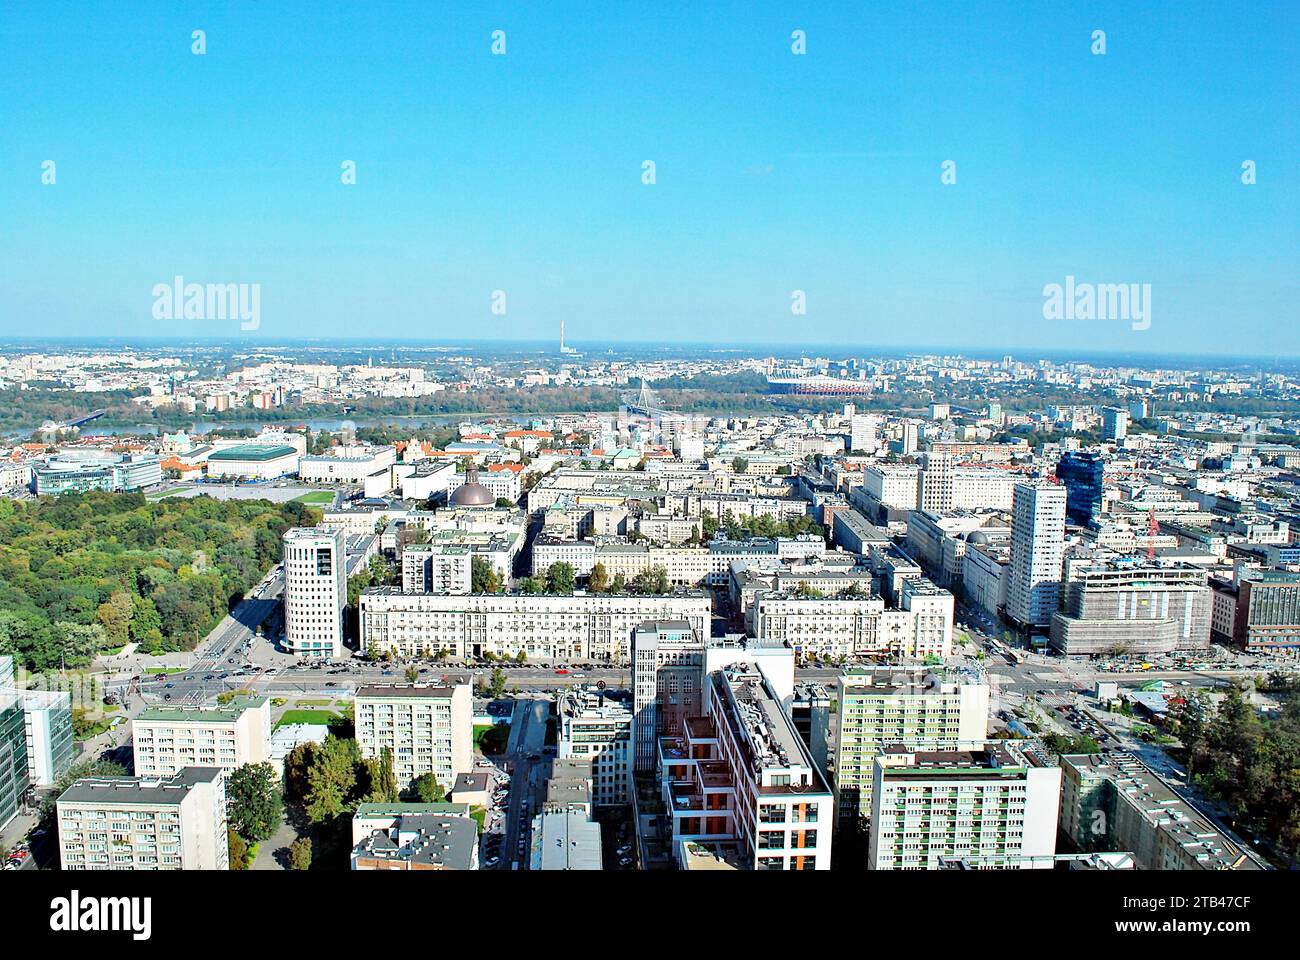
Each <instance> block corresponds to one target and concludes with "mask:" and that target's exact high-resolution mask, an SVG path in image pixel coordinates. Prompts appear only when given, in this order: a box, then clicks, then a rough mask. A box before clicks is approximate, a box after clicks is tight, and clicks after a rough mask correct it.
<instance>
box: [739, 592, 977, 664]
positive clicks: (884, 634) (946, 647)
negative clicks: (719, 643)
mask: <svg viewBox="0 0 1300 960" xmlns="http://www.w3.org/2000/svg"><path fill="white" fill-rule="evenodd" d="M953 602H954V601H953V596H952V594H951V593H949V592H948V591H947V590H941V589H939V588H938V587H936V586H935V585H934V584H933V583H931V582H930V581H929V580H926V579H924V578H921V577H906V578H904V579H903V580H902V582H901V587H900V597H899V607H898V608H892V607H886V605H885V601H884V600H883V599H882V598H880V597H848V596H845V597H800V596H796V595H794V594H768V595H765V596H763V597H760V598H759V599H758V601H757V602H756V603H755V605H754V615H753V622H754V632H755V634H756V635H757V636H758V637H760V638H771V639H775V640H784V641H785V642H786V643H788V644H790V646H791V647H793V648H794V650H795V652H796V654H797V655H799V656H801V657H806V656H808V655H810V654H815V655H816V656H818V657H822V658H839V657H850V656H879V655H887V656H898V657H909V658H914V659H924V658H925V657H929V656H935V657H941V658H945V659H946V658H948V657H950V656H952V632H953V627H952V623H953Z"/></svg>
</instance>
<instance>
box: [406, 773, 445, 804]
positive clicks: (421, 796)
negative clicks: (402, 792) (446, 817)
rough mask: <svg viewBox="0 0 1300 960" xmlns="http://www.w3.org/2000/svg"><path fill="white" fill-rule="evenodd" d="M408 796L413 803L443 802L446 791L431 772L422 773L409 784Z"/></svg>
mask: <svg viewBox="0 0 1300 960" xmlns="http://www.w3.org/2000/svg"><path fill="white" fill-rule="evenodd" d="M410 796H411V797H412V798H413V802H415V803H445V802H446V800H447V791H446V790H445V789H444V788H443V786H442V784H440V783H439V782H438V778H437V777H435V776H434V775H433V774H432V773H422V774H420V775H419V776H418V777H416V778H415V781H414V782H413V783H412V784H411V790H410Z"/></svg>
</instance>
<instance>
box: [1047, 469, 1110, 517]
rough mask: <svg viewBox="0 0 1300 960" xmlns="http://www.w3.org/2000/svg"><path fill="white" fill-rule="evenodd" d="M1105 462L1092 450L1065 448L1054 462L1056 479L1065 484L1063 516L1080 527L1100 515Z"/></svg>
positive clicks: (1104, 484)
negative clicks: (1090, 451)
mask: <svg viewBox="0 0 1300 960" xmlns="http://www.w3.org/2000/svg"><path fill="white" fill-rule="evenodd" d="M1104 477H1105V464H1104V463H1103V462H1102V459H1101V457H1099V456H1097V454H1095V453H1079V452H1076V451H1073V450H1071V451H1067V452H1066V453H1065V454H1064V455H1062V457H1061V459H1060V461H1059V462H1058V463H1057V464H1056V479H1058V480H1060V481H1061V483H1062V484H1063V485H1064V487H1065V517H1066V519H1067V520H1068V521H1069V522H1070V523H1073V524H1076V525H1078V526H1081V527H1086V526H1089V525H1091V524H1092V523H1093V522H1094V521H1095V520H1096V519H1097V517H1098V516H1100V515H1101V504H1102V498H1103V496H1104V495H1105V491H1106V482H1105V479H1104Z"/></svg>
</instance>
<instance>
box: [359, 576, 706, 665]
mask: <svg viewBox="0 0 1300 960" xmlns="http://www.w3.org/2000/svg"><path fill="white" fill-rule="evenodd" d="M711 616H712V601H711V598H710V596H709V595H708V594H707V593H703V592H698V591H686V592H680V593H672V594H664V595H662V596H653V595H651V596H641V595H637V594H627V593H576V594H573V595H572V596H561V595H554V594H536V595H528V594H518V593H508V594H469V595H467V596H457V595H446V594H413V593H402V592H401V591H400V590H398V589H397V588H395V587H371V588H370V589H368V590H366V591H364V592H363V593H362V594H361V644H362V650H363V651H365V652H369V651H371V650H374V651H377V652H379V653H384V652H386V651H391V652H392V653H393V654H394V655H397V656H402V657H414V656H432V655H434V654H436V653H437V652H438V651H439V650H446V651H447V652H448V654H449V655H451V656H454V657H482V656H483V655H484V654H485V653H491V654H493V655H494V656H498V657H516V656H518V654H519V653H520V652H521V651H522V652H523V653H524V655H525V656H526V657H527V658H528V659H530V660H536V659H539V658H540V659H543V660H551V659H560V660H587V659H597V660H610V661H614V662H618V663H625V662H627V661H628V657H629V654H630V652H631V644H632V631H633V629H635V628H636V626H637V625H638V624H640V623H643V622H645V621H646V620H654V619H672V620H682V619H684V620H687V621H689V622H690V624H691V626H692V629H695V630H697V631H699V632H701V633H704V634H707V632H708V630H709V622H710V618H711Z"/></svg>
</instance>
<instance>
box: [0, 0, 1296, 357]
mask: <svg viewBox="0 0 1300 960" xmlns="http://www.w3.org/2000/svg"><path fill="white" fill-rule="evenodd" d="M65 9H70V8H65ZM932 13H933V11H926V10H924V5H922V6H921V7H918V5H916V4H902V3H898V4H885V5H879V6H873V7H872V8H870V9H862V8H860V7H857V6H855V5H850V4H831V5H828V6H826V7H825V8H819V9H817V10H816V11H812V10H796V11H790V10H786V9H783V8H778V7H775V6H773V5H759V6H758V8H754V7H752V6H749V5H743V4H739V3H733V4H722V5H720V6H718V7H716V8H710V9H708V10H701V11H691V12H688V13H683V14H681V15H679V16H677V17H675V18H672V19H665V18H662V17H657V16H656V15H655V14H654V13H652V12H646V11H627V12H621V11H610V10H606V9H604V8H602V7H600V6H599V5H587V6H574V5H569V4H542V5H538V6H533V7H520V8H503V9H501V10H498V11H494V12H492V13H487V12H483V11H481V10H479V9H477V8H476V7H474V6H473V5H471V4H467V3H465V4H451V5H449V6H448V7H446V8H441V9H437V10H430V9H427V8H426V7H425V6H424V5H422V4H417V3H405V2H392V3H377V4H373V5H370V6H368V7H366V8H364V9H356V10H352V9H350V10H346V11H321V10H319V9H317V8H316V7H315V6H313V5H309V4H305V3H285V4H282V5H280V6H278V7H277V8H275V9H268V8H240V9H235V10H230V9H225V8H223V6H222V5H219V4H210V3H209V4H196V5H194V6H191V7H187V8H186V9H184V10H178V9H175V8H173V7H172V6H171V5H168V4H164V3H161V2H152V0H146V2H141V3H137V4H133V5H132V6H131V7H130V8H129V9H121V8H119V7H117V6H115V5H112V4H107V3H102V2H99V3H87V4H84V5H79V6H78V7H77V8H76V13H75V27H76V28H75V29H69V25H70V24H71V23H72V22H73V21H72V15H71V14H70V13H64V14H62V15H60V14H58V13H56V14H54V15H51V13H50V12H49V10H48V8H46V7H40V8H37V7H18V8H16V9H11V10H9V11H7V12H6V16H5V19H4V20H3V21H0V102H4V103H5V104H6V125H5V126H6V134H8V135H7V136H6V137H5V138H4V139H2V140H0V174H2V175H0V212H2V213H3V214H4V216H3V220H4V222H5V226H6V227H7V228H8V229H5V230H0V336H3V337H19V336H24V335H28V332H29V331H30V330H32V329H40V330H42V331H43V332H44V333H43V335H44V336H46V337H54V336H61V337H79V336H87V335H91V334H90V331H92V330H93V331H103V330H112V331H114V333H113V334H111V335H110V336H116V337H121V338H138V337H154V336H161V337H168V336H172V337H181V338H187V337H193V338H203V339H207V338H214V339H228V340H241V341H246V342H247V343H248V344H249V345H257V344H268V345H269V344H272V343H274V342H276V341H277V340H280V341H284V340H305V339H314V338H325V339H334V338H344V339H366V336H365V335H359V333H358V328H363V329H364V331H365V334H367V335H370V338H372V339H373V338H376V337H377V338H384V339H393V340H403V339H418V340H426V339H427V340H430V341H438V340H458V339H463V338H464V337H465V334H466V333H467V332H470V331H472V332H473V334H474V336H475V338H479V339H496V340H500V341H502V342H510V341H537V342H548V341H550V342H554V341H558V336H559V325H560V322H561V321H562V320H563V321H564V322H565V323H566V324H567V330H566V333H567V339H568V341H569V342H570V343H573V344H582V343H623V344H627V345H635V344H638V343H644V344H647V345H654V344H673V343H677V344H705V343H712V344H726V343H728V342H733V343H736V342H740V343H743V344H745V345H761V344H767V345H771V346H784V345H790V346H798V345H799V342H800V334H801V333H802V334H803V337H802V339H804V340H806V341H817V343H816V344H814V345H816V346H824V347H830V346H833V345H835V344H836V342H838V343H840V344H843V345H844V346H843V347H841V348H840V349H850V348H857V347H859V345H860V344H863V343H865V344H871V345H873V348H874V349H878V350H892V351H900V352H901V351H918V352H919V351H926V352H945V351H946V352H976V351H978V352H989V353H992V352H999V351H1001V352H1006V353H1011V354H1013V355H1015V354H1017V353H1018V352H1019V353H1022V354H1027V355H1041V354H1047V353H1061V354H1068V353H1070V352H1072V351H1083V352H1093V353H1114V354H1118V355H1123V356H1138V355H1142V354H1147V355H1155V356H1173V355H1182V356H1210V355H1220V356H1225V357H1233V358H1253V357H1258V355H1259V354H1260V353H1262V352H1265V351H1269V352H1270V354H1271V355H1272V356H1274V357H1277V356H1287V357H1291V356H1300V327H1298V326H1297V325H1296V324H1295V322H1294V320H1295V315H1296V306H1295V305H1296V303H1297V302H1300V283H1298V281H1297V273H1298V272H1300V271H1297V270H1296V264H1297V263H1300V229H1298V226H1297V225H1300V173H1297V170H1296V168H1295V164H1294V159H1293V157H1294V149H1295V145H1296V143H1297V142H1300V109H1298V107H1300V96H1298V95H1297V91H1298V90H1300V80H1298V79H1297V77H1296V75H1295V72H1294V70H1293V69H1292V68H1291V63H1290V60H1289V51H1290V50H1291V49H1293V48H1294V47H1295V45H1296V41H1297V40H1300V8H1296V7H1294V6H1292V5H1288V4H1284V3H1267V4H1261V5H1259V6H1258V7H1256V8H1253V9H1252V15H1251V16H1250V17H1242V16H1240V15H1239V14H1238V13H1237V12H1236V11H1234V10H1232V9H1230V8H1226V7H1221V6H1219V5H1217V4H1212V3H1206V2H1194V3H1189V4H1183V5H1180V6H1178V7H1177V13H1176V14H1173V13H1171V12H1170V11H1169V10H1134V9H1129V8H1127V7H1126V6H1125V5H1123V4H1118V3H1102V4H1097V5H1094V6H1091V7H1089V8H1088V9H1087V10H1086V11H1079V10H1056V9H1053V10H1023V11H1013V12H1008V11H1006V10H1001V9H996V8H994V7H993V6H992V5H976V6H975V7H972V8H967V9H963V10H960V11H951V10H948V9H947V8H945V15H944V16H943V17H942V18H937V17H934V16H932V15H931V14H932ZM196 29H202V30H203V31H204V41H205V47H204V52H203V53H202V55H196V54H195V53H194V52H193V50H192V45H193V41H192V39H191V36H192V32H193V31H194V30H196ZM1098 29H1101V30H1104V31H1105V33H1106V52H1105V54H1104V55H1098V54H1096V53H1094V52H1093V50H1092V47H1093V44H1094V41H1093V40H1092V35H1093V32H1094V31H1095V30H1098ZM495 30H504V31H505V38H506V52H505V55H504V56H495V55H493V52H492V43H493V39H492V35H493V31H495ZM795 30H802V31H804V33H805V36H806V53H804V54H802V55H795V53H794V52H793V51H792V49H791V47H792V41H791V34H792V32H793V31H795ZM33 78H38V82H33ZM47 160H52V161H53V162H54V164H55V167H54V170H55V171H56V173H57V176H56V179H55V182H54V183H52V184H49V183H43V182H42V177H43V172H44V168H43V164H44V163H45V162H46V161H47ZM646 160H652V161H653V162H654V163H655V182H654V183H653V184H651V185H647V184H644V183H643V182H642V178H643V163H644V161H646ZM949 160H951V161H953V162H954V163H955V164H956V166H955V174H956V182H955V183H953V184H950V185H949V184H944V183H943V182H942V179H941V178H942V175H943V172H944V169H943V165H944V164H945V162H947V161H949ZM347 161H352V162H355V164H356V183H355V184H350V185H349V184H344V183H342V182H341V173H340V170H341V166H342V164H344V163H345V162H347ZM1246 161H1250V162H1252V163H1253V164H1254V165H1255V170H1256V173H1257V181H1256V182H1255V183H1254V184H1250V185H1247V184H1244V183H1243V182H1242V175H1243V174H1242V164H1243V163H1244V162H1246ZM177 276H183V277H184V278H186V280H187V281H189V282H194V283H198V284H227V283H232V284H247V285H258V287H259V290H260V296H261V301H260V302H261V315H260V325H259V327H258V329H256V330H255V331H253V332H250V333H247V334H243V335H241V333H240V330H239V323H238V322H231V321H229V320H226V319H220V320H219V319H202V320H191V321H160V320H157V319H155V317H154V315H153V307H154V298H153V296H152V290H153V289H154V288H155V286H156V285H158V284H169V283H171V281H172V279H173V278H174V277H177ZM1068 277H1076V278H1078V279H1079V281H1080V282H1087V283H1095V284H1135V285H1143V284H1149V285H1150V288H1151V291H1152V293H1151V299H1150V301H1149V304H1148V305H1149V306H1150V313H1151V317H1150V319H1151V325H1150V328H1149V329H1145V330H1138V329H1133V328H1132V326H1131V325H1130V323H1129V322H1127V321H1125V320H1061V321H1048V320H1045V319H1044V316H1043V302H1044V293H1043V290H1044V287H1045V286H1046V285H1049V284H1063V283H1065V282H1066V279H1067V278H1068ZM496 291H504V294H505V298H506V311H505V313H504V314H501V313H499V312H493V309H492V306H493V302H494V301H493V297H494V294H495V292H496ZM796 292H801V293H802V294H803V295H804V296H805V297H806V305H807V312H806V314H793V313H792V312H791V304H792V298H794V297H795V295H796ZM702 329H703V330H706V331H707V335H701V334H700V331H701V330H702ZM805 332H806V333H805ZM95 335H101V336H102V335H104V334H98V333H97V334H95ZM999 344H1001V345H1004V346H998V345H999Z"/></svg>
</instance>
